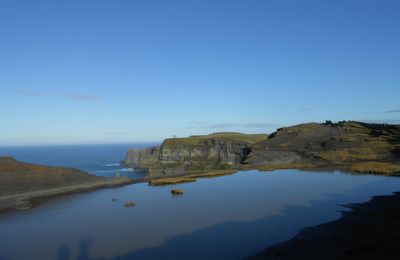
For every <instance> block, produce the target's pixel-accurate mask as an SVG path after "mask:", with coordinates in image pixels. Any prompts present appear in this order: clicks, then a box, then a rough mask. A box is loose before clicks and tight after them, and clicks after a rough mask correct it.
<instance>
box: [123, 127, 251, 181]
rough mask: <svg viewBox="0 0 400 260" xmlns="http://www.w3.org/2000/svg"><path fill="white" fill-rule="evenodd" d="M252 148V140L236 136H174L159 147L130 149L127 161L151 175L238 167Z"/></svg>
mask: <svg viewBox="0 0 400 260" xmlns="http://www.w3.org/2000/svg"><path fill="white" fill-rule="evenodd" d="M250 151H251V147H250V143H248V142H246V141H243V140H236V139H235V138H232V137H223V136H212V135H211V136H194V137H188V138H170V139H166V140H164V142H163V143H162V144H161V145H160V146H159V147H153V148H147V149H130V150H129V151H128V153H127V155H126V158H125V160H124V161H123V165H125V166H129V167H133V168H136V169H141V170H145V171H147V172H148V173H149V175H179V174H185V173H189V172H193V171H206V170H215V169H225V168H233V167H237V166H239V165H240V164H241V163H243V162H244V161H245V159H246V158H247V156H248V154H249V153H250Z"/></svg>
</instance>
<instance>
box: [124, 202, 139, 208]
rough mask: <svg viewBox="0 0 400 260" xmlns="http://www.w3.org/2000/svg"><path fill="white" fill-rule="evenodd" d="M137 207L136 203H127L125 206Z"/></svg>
mask: <svg viewBox="0 0 400 260" xmlns="http://www.w3.org/2000/svg"><path fill="white" fill-rule="evenodd" d="M135 205H136V203H135V202H132V201H129V202H127V203H125V205H124V206H125V207H126V208H130V207H134V206H135Z"/></svg>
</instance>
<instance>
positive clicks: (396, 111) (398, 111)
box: [384, 109, 400, 113]
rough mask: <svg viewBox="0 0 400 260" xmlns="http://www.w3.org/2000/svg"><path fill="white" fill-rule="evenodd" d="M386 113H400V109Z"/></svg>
mask: <svg viewBox="0 0 400 260" xmlns="http://www.w3.org/2000/svg"><path fill="white" fill-rule="evenodd" d="M384 113H400V109H392V110H387V111H385V112H384Z"/></svg>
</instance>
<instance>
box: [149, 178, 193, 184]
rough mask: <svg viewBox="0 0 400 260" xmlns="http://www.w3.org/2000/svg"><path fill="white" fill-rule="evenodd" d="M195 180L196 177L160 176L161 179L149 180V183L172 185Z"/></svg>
mask: <svg viewBox="0 0 400 260" xmlns="http://www.w3.org/2000/svg"><path fill="white" fill-rule="evenodd" d="M195 181H196V178H188V177H185V176H182V177H173V178H161V179H155V180H150V181H149V185H151V186H160V185H172V184H178V183H186V182H195Z"/></svg>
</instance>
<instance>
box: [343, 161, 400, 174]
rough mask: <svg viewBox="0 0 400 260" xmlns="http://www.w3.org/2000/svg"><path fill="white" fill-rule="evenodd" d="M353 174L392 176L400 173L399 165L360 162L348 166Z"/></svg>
mask: <svg viewBox="0 0 400 260" xmlns="http://www.w3.org/2000/svg"><path fill="white" fill-rule="evenodd" d="M350 170H351V171H354V172H360V173H361V172H362V173H373V174H394V173H400V165H399V164H393V163H386V162H360V163H354V164H352V165H351V166H350Z"/></svg>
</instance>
